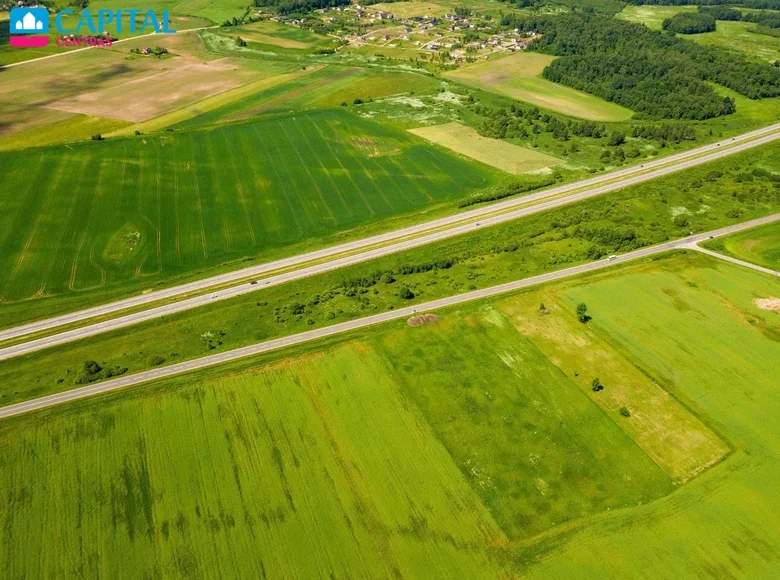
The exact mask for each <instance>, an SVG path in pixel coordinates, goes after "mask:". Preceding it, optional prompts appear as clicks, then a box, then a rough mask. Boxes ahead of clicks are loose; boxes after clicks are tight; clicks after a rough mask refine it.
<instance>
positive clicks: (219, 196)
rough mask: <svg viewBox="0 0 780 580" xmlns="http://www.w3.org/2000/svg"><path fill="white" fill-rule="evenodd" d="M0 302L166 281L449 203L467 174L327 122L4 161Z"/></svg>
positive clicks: (358, 122) (339, 122)
mask: <svg viewBox="0 0 780 580" xmlns="http://www.w3.org/2000/svg"><path fill="white" fill-rule="evenodd" d="M0 163H2V164H3V166H4V169H5V170H6V175H5V181H6V185H7V191H10V192H14V195H10V196H6V197H4V198H3V200H2V201H0V209H1V210H2V211H0V225H1V226H2V232H1V233H0V252H2V255H3V256H4V262H3V268H2V270H1V271H0V299H2V300H3V301H14V300H19V299H24V298H31V297H35V296H43V295H47V294H52V293H61V292H67V291H81V290H88V289H95V288H101V287H104V286H106V285H110V284H112V283H117V282H122V281H127V280H130V279H132V278H138V277H143V276H150V275H157V274H163V275H166V274H175V273H178V272H182V271H188V270H192V269H196V268H198V267H201V266H206V265H210V264H215V263H219V262H221V261H224V260H225V259H230V258H240V257H241V256H246V255H253V254H256V253H257V252H262V251H263V250H266V249H269V248H273V247H279V246H283V245H287V244H292V243H295V242H298V241H301V240H304V239H308V238H311V237H313V236H322V235H326V234H329V233H333V232H335V231H338V230H340V229H343V228H346V227H354V226H357V225H359V224H363V223H367V222H369V221H375V220H378V219H380V218H383V217H388V216H392V215H395V214H399V213H404V212H409V211H412V210H415V209H419V208H421V207H424V206H426V205H429V204H432V203H437V202H442V201H447V200H452V199H455V198H458V197H461V196H463V195H466V194H468V193H469V192H472V191H474V190H475V189H476V188H481V187H484V186H486V185H488V184H489V183H491V182H492V180H493V178H494V177H493V174H492V173H490V172H489V171H486V170H485V169H483V168H482V167H479V166H477V165H476V164H471V163H468V162H465V161H463V160H460V159H458V158H456V157H454V156H452V155H449V154H447V153H446V152H443V151H439V150H435V149H433V148H431V147H429V146H427V145H425V144H423V143H422V142H419V141H417V140H415V139H414V138H412V137H409V136H407V135H404V134H401V133H399V132H396V131H393V130H389V129H387V128H384V127H382V126H380V125H378V124H375V123H372V122H370V121H366V120H363V119H360V118H356V117H354V116H352V115H350V114H349V113H345V112H341V111H336V112H327V113H320V114H312V115H300V116H296V117H287V118H280V119H275V120H271V121H266V122H262V123H253V124H252V123H250V124H241V125H233V126H225V127H220V128H216V129H213V130H209V131H201V132H188V133H177V134H174V135H163V136H156V137H147V136H142V137H138V138H134V139H126V140H119V141H114V142H106V143H94V144H93V143H90V144H85V145H82V146H75V147H59V148H47V149H33V150H28V151H24V152H13V153H10V152H9V153H6V154H3V155H2V159H1V160H0Z"/></svg>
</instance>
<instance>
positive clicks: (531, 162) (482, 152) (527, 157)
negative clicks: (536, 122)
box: [409, 123, 563, 175]
mask: <svg viewBox="0 0 780 580" xmlns="http://www.w3.org/2000/svg"><path fill="white" fill-rule="evenodd" d="M409 132H410V133H414V134H415V135H417V136H418V137H422V138H423V139H427V140H428V141H431V142H433V143H436V144H437V145H441V146H442V147H446V148H447V149H449V150H451V151H455V152H456V153H460V154H461V155H465V156H466V157H470V158H471V159H476V160H477V161H480V162H482V163H485V164H486V165H490V166H492V167H495V168H496V169H500V170H501V171H506V172H507V173H512V174H514V175H517V174H519V173H528V172H530V171H538V170H540V169H545V168H547V167H550V166H552V165H557V164H559V163H563V160H561V159H558V158H557V157H553V156H552V155H546V154H545V153H539V152H538V151H534V150H533V149H528V148H526V147H520V146H519V145H513V144H511V143H508V142H506V141H501V140H499V139H490V138H489V137H483V136H482V135H480V134H479V133H477V132H476V131H475V130H474V129H472V128H471V127H466V126H465V125H461V124H460V123H447V124H446V125H435V126H433V127H420V128H419V129H410V130H409Z"/></svg>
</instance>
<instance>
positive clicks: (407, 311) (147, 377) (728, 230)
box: [0, 214, 780, 419]
mask: <svg viewBox="0 0 780 580" xmlns="http://www.w3.org/2000/svg"><path fill="white" fill-rule="evenodd" d="M778 220H780V214H773V215H771V216H766V217H763V218H759V219H755V220H751V221H748V222H744V223H741V224H737V225H733V226H728V227H725V228H720V229H718V230H715V231H712V232H707V233H703V234H697V235H694V236H688V237H686V238H682V239H679V240H674V241H671V242H666V243H664V244H659V245H657V246H651V247H649V248H642V249H639V250H635V251H633V252H629V253H627V254H623V255H621V256H615V257H612V258H610V259H607V260H600V261H595V262H589V263H587V264H582V265H579V266H574V267H571V268H565V269H563V270H558V271H555V272H550V273H547V274H541V275H538V276H532V277H530V278H525V279H522V280H517V281H514V282H508V283H506V284H500V285H498V286H493V287H490V288H483V289H480V290H475V291H472V292H467V293H464V294H460V295H456V296H451V297H447V298H441V299H439V300H433V301H431V302H428V303H424V304H420V305H417V306H408V307H405V308H399V309H397V310H392V311H390V312H384V313H382V314H376V315H374V316H368V317H365V318H360V319H357V320H353V321H349V322H343V323H340V324H335V325H332V326H326V327H324V328H318V329H315V330H311V331H308V332H303V333H300V334H295V335H291V336H286V337H282V338H278V339H275V340H270V341H267V342H262V343H259V344H254V345H250V346H246V347H243V348H238V349H235V350H231V351H227V352H224V353H219V354H215V355H211V356H207V357H203V358H199V359H193V360H189V361H185V362H182V363H178V364H174V365H170V366H167V367H163V368H158V369H154V370H149V371H144V372H141V373H137V374H133V375H128V376H124V377H121V378H118V379H113V380H109V381H105V382H102V383H99V384H96V385H92V386H88V387H80V388H77V389H72V390H70V391H65V392H62V393H57V394H55V395H49V396H46V397H41V398H39V399H33V400H31V401H25V402H23V403H18V404H15V405H8V406H7V407H3V408H0V419H4V418H7V417H12V416H14V415H20V414H22V413H27V412H30V411H34V410H38V409H43V408H47V407H52V406H55V405H59V404H62V403H66V402H70V401H75V400H79V399H84V398H87V397H91V396H94V395H98V394H102V393H107V392H111V391H115V390H118V389H123V388H126V387H129V386H133V385H137V384H140V383H145V382H148V381H152V380H156V379H161V378H164V377H170V376H174V375H178V374H181V373H185V372H188V371H192V370H196V369H201V368H205V367H210V366H214V365H217V364H221V363H226V362H230V361H235V360H237V359H241V358H245V357H248V356H253V355H257V354H261V353H265V352H269V351H272V350H278V349H280V348H284V347H287V346H292V345H295V344H301V343H304V342H309V341H312V340H316V339H319V338H324V337H328V336H333V335H336V334H341V333H343V332H347V331H350V330H356V329H359V328H365V327H367V326H373V325H376V324H380V323H382V322H387V321H390V320H396V319H399V318H404V317H407V316H412V315H414V314H416V313H417V312H418V311H422V310H425V311H430V310H438V309H441V308H446V307H449V306H455V305H458V304H462V303H464V302H471V301H474V300H479V299H482V298H489V297H492V296H497V295H499V294H505V293H507V292H512V291H515V290H520V289H522V288H527V287H529V286H534V285H537V284H541V283H544V282H551V281H554V280H560V279H562V278H568V277H571V276H576V275H579V274H585V273H588V272H593V271H596V270H601V269H603V268H607V267H610V266H615V265H618V264H623V263H626V262H629V261H632V260H637V259H640V258H646V257H649V256H653V255H655V254H660V253H663V252H667V251H670V250H674V249H678V248H686V247H690V246H691V245H692V244H696V243H698V242H701V241H704V240H707V239H710V238H711V237H714V236H723V235H727V234H732V233H734V232H738V231H742V230H745V229H749V228H752V227H756V226H759V225H764V224H767V223H771V222H774V221H778Z"/></svg>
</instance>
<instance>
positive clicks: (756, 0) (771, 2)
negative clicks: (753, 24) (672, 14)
mask: <svg viewBox="0 0 780 580" xmlns="http://www.w3.org/2000/svg"><path fill="white" fill-rule="evenodd" d="M625 2H626V3H628V4H633V5H634V6H722V5H726V6H744V7H745V8H754V9H758V10H780V0H625Z"/></svg>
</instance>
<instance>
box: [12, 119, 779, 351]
mask: <svg viewBox="0 0 780 580" xmlns="http://www.w3.org/2000/svg"><path fill="white" fill-rule="evenodd" d="M778 131H780V124H775V125H771V126H769V127H765V128H763V129H759V130H756V131H752V132H750V133H746V134H744V135H741V136H739V137H734V138H732V139H730V140H728V141H725V142H719V143H713V144H710V145H706V146H703V147H700V148H698V149H694V150H691V151H688V152H683V153H680V154H677V155H674V156H671V157H668V158H664V159H660V160H657V161H652V162H649V163H646V164H643V165H641V166H639V167H636V166H634V167H630V168H627V169H623V170H620V171H617V172H614V173H610V174H607V175H602V176H598V177H594V178H591V179H588V180H585V181H583V182H579V183H574V184H570V185H565V186H561V187H558V188H554V189H550V190H545V191H541V192H538V193H535V194H531V195H528V196H524V197H522V198H519V199H510V200H506V201H503V202H500V203H496V204H493V205H490V206H488V207H483V208H478V209H474V210H470V211H467V212H464V213H461V214H457V215H454V216H448V217H444V218H439V219H437V220H433V221H430V222H426V223H423V224H418V225H415V226H409V227H406V228H402V229H399V230H395V231H392V232H387V233H385V234H379V235H376V236H372V237H369V238H364V239H362V240H355V241H353V242H348V243H345V244H340V245H338V246H333V247H331V248H325V249H322V250H316V251H313V252H309V253H306V254H301V255H299V256H293V257H290V258H284V259H281V260H277V261H274V262H269V263H266V264H261V265H258V266H253V267H251V268H245V269H241V270H236V271H233V272H228V273H226V274H221V275H219V276H214V277H211V278H207V279H204V280H200V281H196V282H191V283H188V284H184V285H180V286H175V287H172V288H168V289H166V290H158V291H154V292H149V293H147V294H143V295H140V296H136V297H134V298H128V299H125V300H120V301H117V302H113V303H109V304H106V305H102V306H97V307H94V308H90V309H87V310H83V311H79V312H74V313H70V314H66V315H62V316H58V317H55V318H50V319H47V320H42V321H38V322H34V323H30V324H27V325H23V326H19V327H15V328H11V329H7V330H4V331H0V342H4V341H12V340H15V339H19V338H21V337H24V336H27V335H31V334H35V333H41V332H48V331H50V330H54V329H56V328H58V327H61V326H65V325H72V324H75V323H80V322H82V321H85V320H88V319H92V318H95V317H101V316H106V315H109V314H113V313H120V312H122V311H127V310H129V309H131V308H138V307H140V306H144V305H151V304H154V303H155V302H162V301H169V300H172V299H175V298H177V297H182V296H185V295H187V294H192V293H196V292H199V291H208V292H213V291H214V288H215V287H217V286H224V285H227V284H231V283H233V282H239V281H240V280H247V279H249V278H252V279H254V278H257V277H259V276H273V275H276V273H277V272H278V271H279V270H280V269H283V270H288V269H290V268H297V267H298V266H302V265H305V264H306V263H311V264H315V265H316V264H318V263H320V262H321V261H322V260H328V259H330V258H333V261H332V263H329V265H330V266H331V267H330V268H327V269H322V268H320V269H317V270H316V271H312V270H313V269H314V266H309V267H307V268H306V270H305V273H303V274H301V275H300V276H298V277H304V276H308V275H311V274H312V273H317V272H322V271H327V270H328V269H335V268H338V267H341V266H343V265H345V264H347V263H349V264H351V263H358V262H360V261H365V260H367V259H371V258H375V257H379V256H383V255H387V254H389V253H393V252H397V251H400V250H403V249H408V248H412V247H417V246H419V245H423V244H426V243H430V242H432V241H437V240H441V239H444V238H446V237H451V236H456V235H459V234H462V233H465V232H467V231H473V229H475V228H481V227H488V226H490V225H495V224H498V223H502V222H505V221H509V220H512V219H516V218H517V217H521V216H525V215H530V214H531V213H535V212H537V211H543V210H545V209H551V208H553V207H558V206H560V205H564V204H566V203H572V202H573V201H578V200H581V199H586V198H588V197H592V196H596V195H601V194H603V193H607V192H609V191H614V190H616V189H621V188H623V187H626V186H628V185H632V184H635V183H639V182H642V181H646V180H649V179H653V178H655V177H658V176H660V175H663V174H665V173H668V172H670V171H679V170H681V169H685V168H688V167H692V166H694V165H699V164H701V163H706V162H708V161H712V160H714V159H717V158H719V157H723V156H725V155H729V154H732V153H736V152H739V151H742V150H744V149H747V148H750V147H755V146H758V145H762V144H764V143H768V142H771V141H774V140H775V139H777V138H778V137H780V132H778ZM669 165H672V167H667V166H669ZM624 176H634V177H629V178H628V179H626V180H622V179H621V178H622V177H624ZM599 183H602V184H605V185H602V186H601V187H600V188H597V189H593V190H590V191H588V189H587V188H588V187H590V186H591V185H595V184H599ZM585 194H586V195H585ZM540 200H550V201H548V202H547V203H543V204H538V205H535V203H536V202H537V201H540ZM518 208H520V209H519V210H518ZM529 209H531V210H533V211H529ZM477 220H480V221H479V222H477ZM475 222H476V223H475ZM442 232H445V233H446V234H447V235H442ZM418 236H424V237H419V238H418ZM390 242H395V244H394V245H393V246H385V244H387V243H390ZM412 242H414V243H412ZM361 250H363V251H365V252H366V254H369V252H370V255H365V256H363V257H362V259H358V258H357V257H354V256H355V254H356V253H357V252H360V251H361ZM380 250H382V251H381V253H380ZM350 256H352V257H351V258H350ZM347 258H350V259H349V260H347ZM339 260H340V261H339ZM291 279H295V278H294V277H287V278H285V279H284V280H282V281H289V280H291ZM268 282H269V284H270V283H280V281H278V280H268ZM252 289H257V287H256V286H252V285H249V284H247V283H244V284H243V285H242V286H241V287H234V288H232V289H231V291H232V293H230V294H227V293H224V292H223V293H222V294H220V296H218V297H217V298H214V299H209V300H216V299H224V298H229V297H232V296H236V295H239V294H243V293H246V292H247V291H251V290H252ZM199 299H200V301H201V303H202V301H203V300H206V299H208V297H206V296H199ZM178 304H179V305H180V306H181V308H179V309H178V310H186V309H187V308H191V307H193V305H194V304H195V302H194V299H190V300H189V301H188V300H185V301H181V302H179V303H178ZM159 308H161V307H160V306H158V307H157V309H154V314H152V315H151V316H150V317H151V318H153V317H154V316H159V315H161V314H164V313H170V312H172V311H174V310H166V311H165V312H162V311H159V310H158V309H159ZM178 310H176V311H178ZM149 312H150V313H152V312H153V311H152V310H150V311H149ZM127 316H129V315H127ZM138 320H139V318H137V317H136V318H135V320H134V321H135V322H137V321H138ZM123 322H124V321H123ZM124 325H126V324H119V325H118V326H114V327H112V328H118V327H121V326H124ZM96 326H97V325H96ZM107 329H108V327H107V326H101V329H100V332H103V331H105V330H107ZM82 336H84V335H82ZM0 358H2V357H1V356H0Z"/></svg>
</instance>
